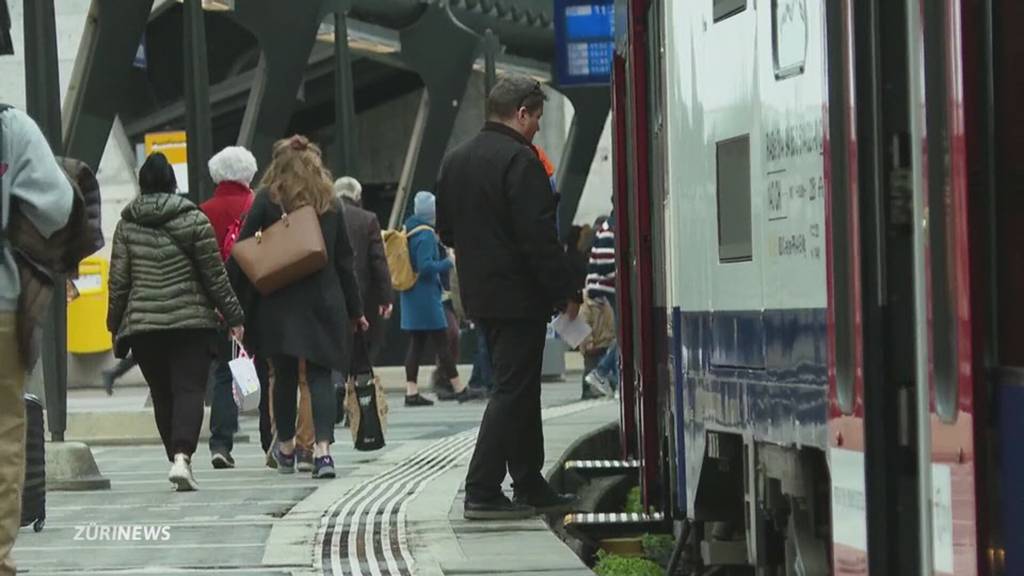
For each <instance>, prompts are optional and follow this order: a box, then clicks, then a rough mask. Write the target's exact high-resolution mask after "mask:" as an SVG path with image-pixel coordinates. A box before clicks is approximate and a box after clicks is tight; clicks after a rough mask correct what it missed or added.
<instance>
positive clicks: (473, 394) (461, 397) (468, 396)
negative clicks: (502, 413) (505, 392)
mask: <svg viewBox="0 0 1024 576" xmlns="http://www.w3.org/2000/svg"><path fill="white" fill-rule="evenodd" d="M455 399H456V400H458V401H459V404H462V403H465V402H472V401H473V400H486V399H487V393H486V392H484V391H483V390H477V389H476V388H470V387H469V386H466V387H465V388H463V389H462V392H459V393H458V394H455Z"/></svg>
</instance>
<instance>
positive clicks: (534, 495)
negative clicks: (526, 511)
mask: <svg viewBox="0 0 1024 576" xmlns="http://www.w3.org/2000/svg"><path fill="white" fill-rule="evenodd" d="M515 503H516V504H519V505H522V506H532V507H533V508H534V509H535V510H537V512H538V513H540V514H565V513H568V512H572V511H573V508H575V507H576V495H575V494H559V493H558V492H555V491H554V490H552V489H551V487H550V486H547V485H545V486H544V488H542V489H540V490H537V491H536V492H531V493H529V494H516V500H515Z"/></svg>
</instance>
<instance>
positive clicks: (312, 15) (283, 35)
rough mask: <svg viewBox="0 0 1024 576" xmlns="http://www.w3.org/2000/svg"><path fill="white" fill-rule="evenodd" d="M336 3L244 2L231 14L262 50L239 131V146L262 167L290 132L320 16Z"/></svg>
mask: <svg viewBox="0 0 1024 576" xmlns="http://www.w3.org/2000/svg"><path fill="white" fill-rule="evenodd" d="M336 5H337V2H335V1H332V0H313V1H308V2H281V1H280V0H246V1H245V2H239V3H238V4H237V5H236V7H235V11H234V12H233V13H232V17H233V18H234V19H235V20H236V21H237V22H238V23H239V24H241V25H242V26H245V27H246V28H248V29H249V31H251V32H252V33H253V34H254V35H255V36H256V38H257V40H258V41H259V44H260V48H261V49H262V51H263V53H262V54H261V55H260V62H259V65H258V66H257V68H256V79H255V81H254V83H253V87H252V92H251V93H250V94H249V104H248V105H247V106H246V110H245V116H244V117H243V119H242V129H241V133H240V134H239V135H238V143H239V145H241V146H245V147H247V148H249V149H250V150H252V153H253V155H255V156H256V162H257V164H258V166H259V167H260V170H263V169H264V168H266V165H267V163H268V162H269V161H270V154H271V150H272V148H273V146H274V142H275V141H276V140H279V139H280V138H282V137H284V136H285V133H286V132H287V130H288V124H289V123H290V121H291V117H292V111H293V110H294V109H295V99H296V95H297V94H298V92H299V87H300V86H301V84H302V76H303V73H304V72H305V70H306V63H307V62H308V61H309V53H310V51H311V50H312V49H313V43H314V42H316V32H317V29H318V28H319V26H320V20H321V18H323V17H324V15H325V14H326V10H327V9H329V8H334V7H335V6H336Z"/></svg>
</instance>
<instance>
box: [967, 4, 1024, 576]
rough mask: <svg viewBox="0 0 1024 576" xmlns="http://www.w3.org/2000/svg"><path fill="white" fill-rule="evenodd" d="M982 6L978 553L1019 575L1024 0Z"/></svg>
mask: <svg viewBox="0 0 1024 576" xmlns="http://www.w3.org/2000/svg"><path fill="white" fill-rule="evenodd" d="M984 5H985V8H986V13H985V14H984V17H983V18H984V20H983V21H984V23H985V24H987V29H988V33H987V34H985V37H986V46H987V47H988V48H989V50H988V51H987V57H986V66H985V68H984V70H985V71H986V72H989V73H990V75H989V76H988V77H987V78H986V77H985V76H984V75H982V78H981V83H982V86H983V87H984V90H983V92H984V93H985V94H986V97H984V98H982V101H983V104H984V106H983V109H984V110H985V112H984V118H983V119H982V122H983V124H984V126H986V130H985V133H986V138H985V139H984V145H983V146H982V157H983V160H984V163H983V164H981V165H982V166H985V169H986V172H987V175H986V177H985V178H984V179H985V180H986V181H988V182H991V184H992V185H991V186H990V194H988V195H986V196H985V197H984V200H983V203H982V204H980V205H979V204H978V203H973V204H972V208H974V209H975V214H977V215H978V218H976V219H972V232H974V233H976V236H974V237H973V238H972V240H975V241H977V242H978V243H979V244H980V245H983V246H985V249H986V254H985V256H984V257H981V258H975V262H976V263H977V264H979V265H980V266H979V267H980V268H982V272H981V273H976V274H975V278H981V277H984V278H986V279H987V280H988V286H987V289H986V290H977V291H975V294H976V301H978V302H979V305H978V306H976V308H975V309H976V310H978V311H979V313H980V311H981V310H983V309H984V310H986V314H987V317H988V320H989V321H988V323H987V326H988V329H987V330H986V331H985V334H986V336H987V345H986V346H985V348H984V351H983V352H979V354H978V356H982V354H984V361H985V363H986V367H987V370H986V372H985V377H986V380H987V383H988V386H987V387H986V388H987V389H988V390H990V393H991V397H992V398H994V399H995V404H996V406H997V408H994V409H993V410H991V411H990V414H989V422H990V424H989V426H988V431H987V439H988V442H986V445H987V446H989V447H990V448H989V450H988V452H987V456H988V458H987V463H988V466H987V467H986V468H987V470H988V471H989V474H988V482H987V483H986V484H987V489H986V490H985V493H986V494H988V495H989V497H988V500H989V502H988V505H987V506H983V507H981V508H980V509H981V510H983V511H989V514H988V516H989V518H988V521H987V522H983V523H982V528H983V533H982V536H983V537H984V540H983V541H982V547H983V549H984V551H985V553H984V554H983V556H982V559H983V563H984V564H987V565H988V567H989V574H991V575H993V576H997V575H1001V574H1009V575H1013V574H1024V499H1022V498H1021V493H1022V491H1024V459H1022V458H1021V457H1020V448H1019V441H1020V439H1021V438H1024V418H1022V417H1021V415H1022V414H1024V330H1022V329H1021V326H1024V298H1021V294H1024V249H1022V248H1021V247H1022V246H1024V194H1022V193H1021V185H1022V183H1024V106H1021V103H1022V102H1024V76H1022V75H1021V73H1020V63H1021V62H1022V61H1024V35H1022V34H1021V33H1020V31H1021V30H1022V29H1024V3H1021V2H1019V0H989V1H987V2H985V3H984ZM979 221H982V223H978V222H979ZM980 303H987V308H982V307H981V304H980ZM979 485H981V484H980V483H979ZM986 528H987V530H985V529H986ZM986 532H987V534H986ZM984 564H983V565H984Z"/></svg>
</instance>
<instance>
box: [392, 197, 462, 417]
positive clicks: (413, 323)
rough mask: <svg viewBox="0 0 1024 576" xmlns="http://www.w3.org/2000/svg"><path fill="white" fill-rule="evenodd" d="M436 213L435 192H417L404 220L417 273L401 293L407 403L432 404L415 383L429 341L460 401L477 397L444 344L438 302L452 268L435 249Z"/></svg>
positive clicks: (443, 321) (445, 322)
mask: <svg viewBox="0 0 1024 576" xmlns="http://www.w3.org/2000/svg"><path fill="white" fill-rule="evenodd" d="M436 214H437V211H436V208H435V198H434V195H433V194H431V193H430V192H418V193H417V194H416V198H415V199H414V206H413V215H412V216H411V217H410V218H409V219H408V220H407V221H406V222H405V229H406V231H408V232H411V234H410V235H409V259H410V260H411V261H412V268H413V270H414V271H415V272H416V284H415V285H414V286H413V287H412V288H410V289H409V290H406V291H405V292H402V293H401V294H402V295H401V302H402V330H405V331H406V332H408V333H409V352H408V354H407V355H406V357H405V382H406V384H405V405H406V406H431V405H433V401H431V400H428V399H427V398H424V397H423V396H421V395H420V393H419V387H418V385H417V383H416V380H417V378H418V376H419V369H420V364H419V362H420V358H421V357H422V355H423V348H424V346H426V344H427V341H428V340H429V341H431V342H432V344H433V346H434V349H435V351H436V352H437V360H438V370H440V371H441V374H442V375H443V377H445V378H448V379H449V380H450V381H451V383H452V389H453V390H455V395H456V398H457V399H458V400H459V402H465V401H467V400H472V399H474V398H476V397H477V396H478V395H477V394H476V393H475V391H471V390H470V389H469V388H468V387H467V386H466V385H465V384H463V383H462V382H461V381H460V379H459V372H458V370H456V368H455V360H454V359H453V358H452V355H451V351H450V350H449V348H448V345H447V336H446V333H445V331H446V330H447V328H448V319H447V317H446V316H445V312H444V305H443V304H442V303H441V295H442V292H443V287H442V284H441V276H442V275H443V274H446V273H447V272H448V271H449V270H451V269H452V260H451V259H450V258H449V257H448V255H447V254H441V253H440V250H439V249H438V241H437V234H436V233H435V232H434V225H435V223H436V220H437V216H436ZM417 229H418V230H417Z"/></svg>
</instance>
